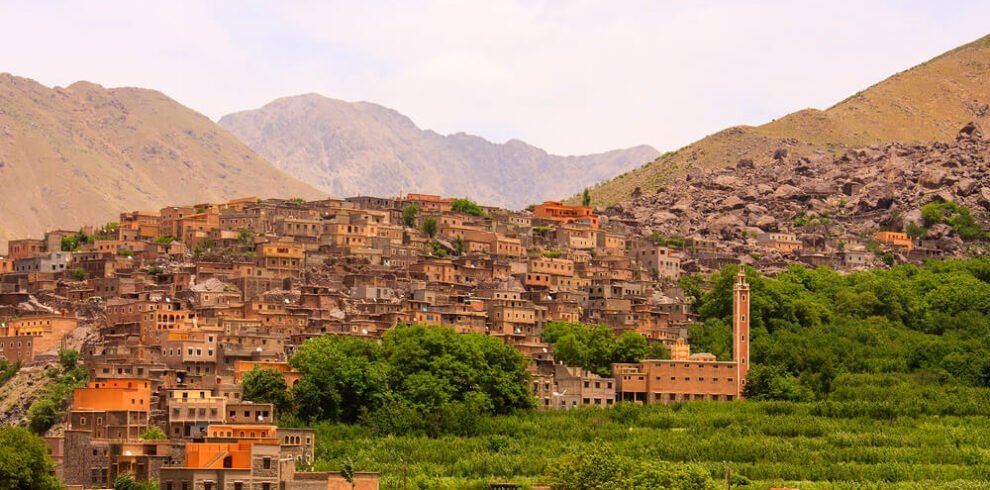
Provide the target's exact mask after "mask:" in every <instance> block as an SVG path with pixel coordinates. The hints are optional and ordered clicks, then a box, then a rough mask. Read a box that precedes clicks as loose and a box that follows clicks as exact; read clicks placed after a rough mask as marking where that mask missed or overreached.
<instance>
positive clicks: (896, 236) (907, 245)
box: [873, 231, 913, 252]
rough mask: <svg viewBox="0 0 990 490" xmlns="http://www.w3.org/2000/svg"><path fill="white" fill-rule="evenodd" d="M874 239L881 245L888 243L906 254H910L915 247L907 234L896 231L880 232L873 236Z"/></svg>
mask: <svg viewBox="0 0 990 490" xmlns="http://www.w3.org/2000/svg"><path fill="white" fill-rule="evenodd" d="M873 238H876V239H877V241H878V242H880V243H886V244H887V245H890V246H892V247H894V248H895V249H899V250H903V251H905V252H910V251H911V248H912V245H913V244H912V242H911V239H910V238H909V237H908V236H907V233H900V232H896V231H878V232H876V233H874V234H873Z"/></svg>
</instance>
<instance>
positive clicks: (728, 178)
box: [714, 175, 740, 189]
mask: <svg viewBox="0 0 990 490" xmlns="http://www.w3.org/2000/svg"><path fill="white" fill-rule="evenodd" d="M714 183H715V185H717V186H719V187H722V188H724V189H735V188H736V187H739V185H740V181H739V178H738V177H735V176H732V175H719V176H718V177H715V181H714Z"/></svg>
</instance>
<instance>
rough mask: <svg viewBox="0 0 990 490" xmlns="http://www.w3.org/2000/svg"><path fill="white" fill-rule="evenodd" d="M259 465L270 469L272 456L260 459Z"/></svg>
mask: <svg viewBox="0 0 990 490" xmlns="http://www.w3.org/2000/svg"><path fill="white" fill-rule="evenodd" d="M261 467H262V468H264V469H266V470H269V469H271V468H272V458H265V459H263V460H261Z"/></svg>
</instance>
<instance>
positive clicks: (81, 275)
mask: <svg viewBox="0 0 990 490" xmlns="http://www.w3.org/2000/svg"><path fill="white" fill-rule="evenodd" d="M69 275H70V276H72V279H73V280H76V281H82V280H83V279H86V269H83V268H82V267H76V268H75V269H72V271H71V272H70V273H69Z"/></svg>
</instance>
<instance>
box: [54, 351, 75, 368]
mask: <svg viewBox="0 0 990 490" xmlns="http://www.w3.org/2000/svg"><path fill="white" fill-rule="evenodd" d="M58 363H59V364H61V365H62V369H65V370H66V371H71V370H73V369H75V368H76V366H77V365H79V352H78V351H77V350H75V349H64V348H59V349H58Z"/></svg>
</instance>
